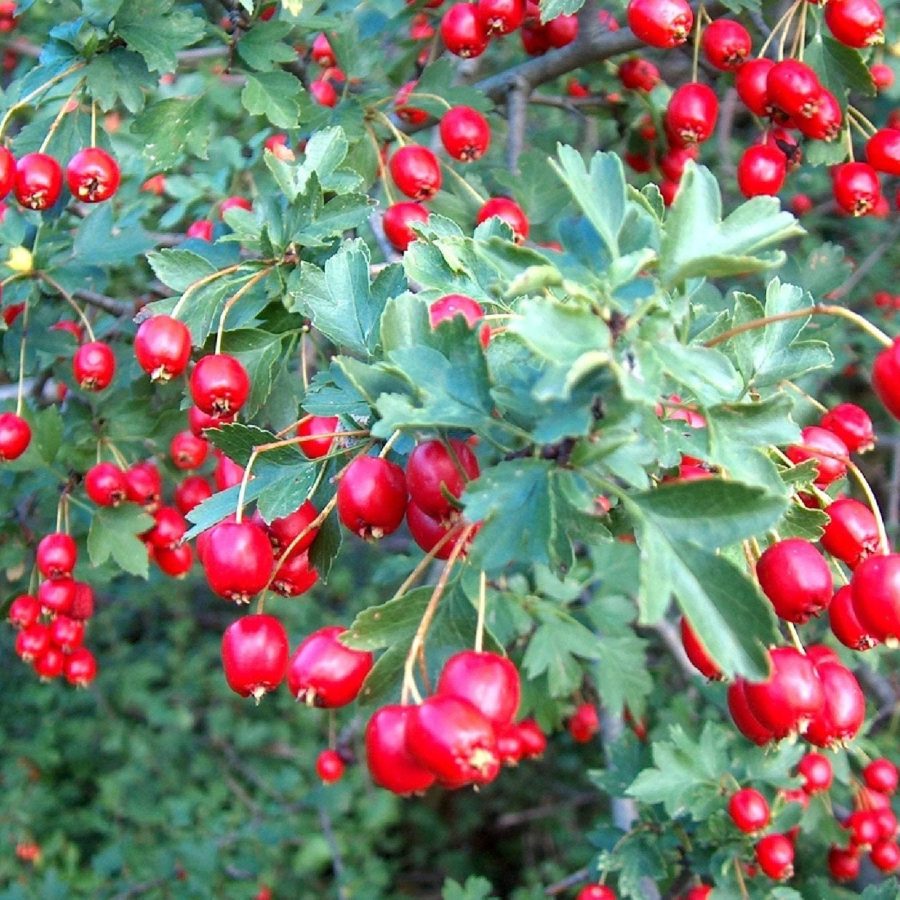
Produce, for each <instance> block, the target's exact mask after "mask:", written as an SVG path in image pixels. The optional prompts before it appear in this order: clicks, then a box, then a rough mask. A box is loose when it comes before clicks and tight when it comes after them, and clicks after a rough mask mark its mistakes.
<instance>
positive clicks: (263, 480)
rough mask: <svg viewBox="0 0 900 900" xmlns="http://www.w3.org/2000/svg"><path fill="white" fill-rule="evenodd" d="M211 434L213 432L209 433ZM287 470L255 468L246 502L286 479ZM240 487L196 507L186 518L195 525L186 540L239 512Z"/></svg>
mask: <svg viewBox="0 0 900 900" xmlns="http://www.w3.org/2000/svg"><path fill="white" fill-rule="evenodd" d="M207 433H211V432H207ZM284 472H285V470H284V469H282V468H280V467H277V466H264V465H260V466H259V467H258V469H257V467H254V473H253V478H251V479H250V481H249V482H248V484H247V491H246V493H245V494H244V502H245V503H250V502H251V501H252V500H255V499H256V498H257V497H258V496H259V495H260V494H261V493H262V492H263V491H265V490H266V488H268V487H271V485H272V484H274V483H275V482H276V481H278V480H279V479H280V478H284V477H285V474H284ZM240 489H241V488H240V485H239V484H236V485H234V486H233V487H230V488H227V489H226V490H224V491H219V492H218V493H216V494H213V495H212V497H210V498H209V499H207V500H204V501H203V502H202V503H201V504H200V505H199V506H195V507H194V508H193V509H192V510H191V511H190V512H189V513H188V514H187V516H185V518H186V519H187V520H188V522H191V523H192V524H193V526H194V527H193V528H191V529H190V530H189V531H188V533H187V534H186V535H185V536H184V540H186V541H191V540H193V539H194V538H195V537H197V535H198V534H202V533H203V532H204V531H207V530H208V529H210V528H212V526H213V525H215V524H216V523H218V522H221V521H222V519H225V518H227V517H228V516H230V515H231V514H232V513H234V512H235V511H236V510H237V501H238V496H239V494H240Z"/></svg>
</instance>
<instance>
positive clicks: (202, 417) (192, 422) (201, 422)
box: [188, 406, 235, 437]
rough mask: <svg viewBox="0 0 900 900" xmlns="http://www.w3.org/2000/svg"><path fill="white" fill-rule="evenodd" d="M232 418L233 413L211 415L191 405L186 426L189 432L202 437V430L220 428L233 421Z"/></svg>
mask: <svg viewBox="0 0 900 900" xmlns="http://www.w3.org/2000/svg"><path fill="white" fill-rule="evenodd" d="M234 419H235V413H225V414H223V415H215V416H213V415H210V414H209V413H205V412H203V410H202V409H198V408H197V407H196V406H192V407H191V408H190V409H189V410H188V428H190V430H191V434H193V435H196V436H197V437H202V436H203V432H204V430H205V429H207V428H220V427H221V426H222V425H227V424H228V423H229V422H233V421H234Z"/></svg>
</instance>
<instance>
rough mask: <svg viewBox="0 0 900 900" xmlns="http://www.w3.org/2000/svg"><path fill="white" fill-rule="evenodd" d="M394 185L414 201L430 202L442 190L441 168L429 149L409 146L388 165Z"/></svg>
mask: <svg viewBox="0 0 900 900" xmlns="http://www.w3.org/2000/svg"><path fill="white" fill-rule="evenodd" d="M388 168H389V169H390V172H391V178H393V179H394V184H396V185H397V187H398V188H399V189H400V190H401V191H402V192H403V193H404V194H406V196H407V197H412V199H413V200H429V199H430V198H431V197H433V196H434V195H435V194H436V193H437V192H438V191H439V190H440V189H441V180H442V179H441V166H440V163H439V162H438V159H437V157H436V156H435V155H434V153H432V151H431V150H429V149H428V148H427V147H422V146H420V145H418V144H407V145H406V146H405V147H401V148H400V149H399V150H397V151H396V152H395V153H394V155H393V156H392V157H391V159H390V162H389V163H388Z"/></svg>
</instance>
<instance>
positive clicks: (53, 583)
mask: <svg viewBox="0 0 900 900" xmlns="http://www.w3.org/2000/svg"><path fill="white" fill-rule="evenodd" d="M37 596H38V600H39V601H40V604H41V607H42V608H43V609H44V610H46V611H47V612H51V613H63V614H68V613H69V611H70V610H71V609H72V603H73V601H74V599H75V582H74V581H72V579H71V578H54V579H52V580H48V581H44V582H42V584H41V586H40V587H39V588H38V594H37Z"/></svg>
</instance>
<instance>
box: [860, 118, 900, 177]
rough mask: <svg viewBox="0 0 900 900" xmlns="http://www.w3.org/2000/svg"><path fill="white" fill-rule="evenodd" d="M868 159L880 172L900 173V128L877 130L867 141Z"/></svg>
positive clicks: (888, 173)
mask: <svg viewBox="0 0 900 900" xmlns="http://www.w3.org/2000/svg"><path fill="white" fill-rule="evenodd" d="M866 160H867V161H868V163H869V165H870V166H871V167H872V168H873V169H875V170H877V171H878V172H884V173H885V174H887V175H900V129H898V128H882V129H881V130H879V131H876V132H875V134H874V135H872V137H870V138H869V140H868V141H867V142H866Z"/></svg>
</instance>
